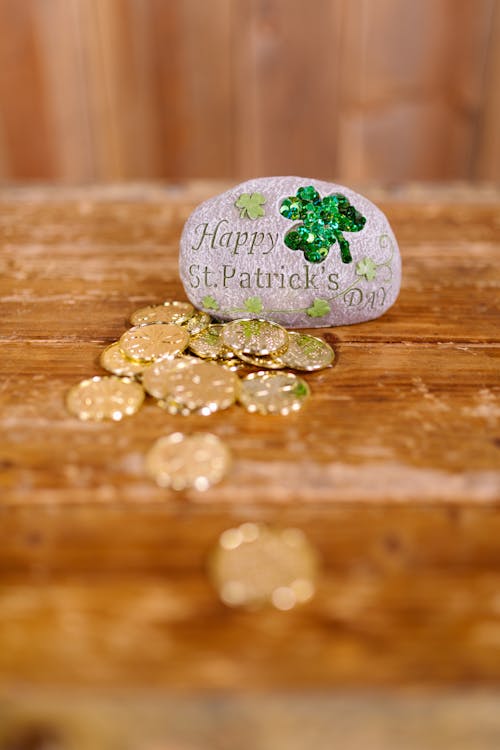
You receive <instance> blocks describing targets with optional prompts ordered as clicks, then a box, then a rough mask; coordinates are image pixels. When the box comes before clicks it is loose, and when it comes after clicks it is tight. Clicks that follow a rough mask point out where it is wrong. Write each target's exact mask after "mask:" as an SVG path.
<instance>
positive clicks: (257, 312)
mask: <svg viewBox="0 0 500 750" xmlns="http://www.w3.org/2000/svg"><path fill="white" fill-rule="evenodd" d="M309 185H311V186H313V187H314V188H315V189H316V190H317V191H318V193H319V196H320V198H321V199H323V198H324V197H325V196H330V195H333V194H337V193H340V194H341V195H342V196H345V198H347V199H348V201H349V202H350V204H351V205H352V206H353V207H354V209H356V210H357V211H358V212H360V213H361V214H362V216H363V217H364V218H365V219H366V223H365V224H364V226H363V227H362V228H361V229H359V230H358V231H347V230H346V229H344V228H343V227H345V226H346V221H348V219H349V216H350V217H351V219H352V216H353V214H352V210H350V209H349V208H348V204H346V203H345V202H344V201H342V199H340V200H341V205H342V211H343V213H342V215H341V217H340V222H341V224H342V227H341V228H342V232H339V223H338V216H337V223H336V224H335V223H334V222H333V223H332V221H331V220H330V221H329V217H328V216H327V215H326V222H327V229H328V231H329V232H330V234H329V235H327V238H328V239H327V240H326V242H323V243H322V244H323V246H324V247H325V249H324V250H323V253H325V252H327V255H326V257H325V258H324V259H323V260H321V261H320V262H311V261H310V260H307V258H306V256H305V253H304V252H303V249H304V248H310V245H307V244H305V245H304V246H303V247H302V248H299V249H296V250H292V249H290V248H289V247H288V246H287V245H286V244H285V236H286V235H287V234H288V233H289V232H290V231H291V230H295V229H297V227H299V226H300V225H301V224H303V220H301V219H296V220H294V219H288V218H286V217H285V216H282V215H281V214H280V206H281V204H282V202H283V200H284V199H286V198H288V197H290V196H295V195H296V193H297V190H298V189H299V188H300V187H307V186H309ZM256 193H258V194H260V196H262V197H263V199H264V201H265V202H264V203H263V202H262V199H261V198H259V197H256V196H255V194H256ZM242 196H243V197H242ZM237 203H238V204H239V205H238V206H237V205H236V204H237ZM300 205H301V206H302V207H304V205H305V204H304V203H303V202H302V203H301V204H300ZM323 205H326V204H323ZM311 206H312V209H311V210H312V212H315V211H316V207H317V204H316V205H315V204H311ZM345 206H347V214H346V213H345V211H346V208H345ZM308 207H310V206H306V209H307V208H308ZM349 211H351V213H350V214H349ZM302 216H304V213H302ZM323 216H324V217H325V214H323ZM346 216H347V219H346ZM309 217H310V213H309ZM354 217H356V214H354ZM330 218H331V217H330ZM333 218H335V217H333ZM358 218H359V215H358ZM305 221H306V228H307V229H308V230H309V233H308V239H309V240H310V238H311V234H313V235H314V236H315V237H318V236H319V235H318V234H317V231H320V230H316V227H318V226H319V227H320V229H321V226H322V225H321V224H320V225H318V224H311V223H310V222H311V219H310V218H308V215H307V214H306V219H305ZM307 222H308V223H307ZM360 224H362V221H359V222H358V226H360ZM351 226H352V225H351ZM311 227H312V228H311ZM302 231H303V232H304V230H302ZM335 231H336V234H332V232H335ZM306 234H307V233H306ZM294 237H297V235H294ZM332 237H333V240H332ZM287 241H290V240H287ZM330 241H332V242H333V244H331V245H330ZM320 244H321V243H320ZM341 246H342V248H343V251H344V259H345V257H346V255H347V257H348V256H349V253H350V255H351V256H352V260H350V261H348V262H343V259H342V257H341V249H342V248H341ZM328 247H329V250H328ZM308 253H309V255H310V251H309V250H308ZM179 270H180V276H181V279H182V283H183V285H184V289H185V290H186V294H187V296H188V298H189V300H190V301H191V302H192V303H193V304H194V305H195V306H196V307H197V308H199V309H200V310H205V311H206V312H208V313H210V314H211V315H212V317H214V318H217V319H219V320H232V319H234V318H241V317H258V318H268V319H269V320H274V321H276V322H278V323H281V324H282V325H284V326H286V327H287V328H311V327H320V326H321V327H323V326H338V325H346V324H351V323H360V322H362V321H365V320H371V319H373V318H377V317H379V316H380V315H382V314H383V313H384V312H385V311H386V310H388V308H389V307H391V305H392V304H393V303H394V302H395V300H396V298H397V296H398V293H399V288H400V283H401V258H400V254H399V249H398V245H397V242H396V239H395V237H394V234H393V232H392V230H391V227H390V226H389V222H388V221H387V219H386V217H385V216H384V214H383V213H382V211H381V210H380V209H379V208H377V206H375V205H374V204H373V203H372V202H371V201H369V200H368V199H367V198H365V197H363V196H362V195H359V194H358V193H355V192H354V191H353V190H350V189H349V188H346V187H344V186H342V185H335V184H333V183H329V182H322V181H321V180H312V179H309V178H305V177H261V178H258V179H254V180H249V181H248V182H244V183H241V184H240V185H237V186H236V187H234V188H232V189H231V190H228V191H227V192H225V193H222V194H221V195H217V196H216V197H214V198H211V199H210V200H207V201H205V202H204V203H202V204H201V205H200V206H198V207H197V208H196V209H195V210H194V211H193V213H192V214H191V215H190V216H189V218H188V220H187V221H186V224H185V226H184V230H183V233H182V238H181V246H180V258H179Z"/></svg>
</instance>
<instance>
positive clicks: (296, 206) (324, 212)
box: [280, 185, 366, 263]
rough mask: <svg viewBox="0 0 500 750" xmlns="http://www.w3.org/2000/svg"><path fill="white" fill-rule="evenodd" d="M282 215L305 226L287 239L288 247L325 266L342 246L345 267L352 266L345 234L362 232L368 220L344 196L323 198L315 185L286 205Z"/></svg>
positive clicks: (302, 190)
mask: <svg viewBox="0 0 500 750" xmlns="http://www.w3.org/2000/svg"><path fill="white" fill-rule="evenodd" d="M280 214H281V215H282V216H284V217H285V219H290V220H291V221H301V222H302V223H301V224H299V225H298V226H296V227H294V228H293V229H292V230H291V231H290V232H288V233H287V234H286V235H285V245H286V246H287V247H289V248H290V249H291V250H302V252H303V253H304V257H305V259H306V260H308V261H310V262H311V263H321V262H322V261H323V260H325V258H326V257H327V255H328V253H329V252H330V247H331V246H332V245H333V244H334V243H335V242H338V245H339V248H340V257H341V258H342V263H351V261H352V256H351V251H350V249H349V243H348V241H347V240H346V238H345V237H344V235H343V234H342V232H359V231H361V229H363V227H364V226H365V224H366V218H365V217H364V216H363V215H362V214H361V213H360V212H359V211H358V210H357V209H356V208H354V206H352V205H351V204H350V202H349V199H348V198H346V196H345V195H342V193H334V194H333V195H326V196H325V197H324V198H321V197H320V195H319V193H318V191H317V190H315V189H314V187H313V186H312V185H309V186H307V187H300V188H299V189H298V190H297V194H296V195H292V196H289V197H288V198H285V200H284V201H282V203H281V206H280Z"/></svg>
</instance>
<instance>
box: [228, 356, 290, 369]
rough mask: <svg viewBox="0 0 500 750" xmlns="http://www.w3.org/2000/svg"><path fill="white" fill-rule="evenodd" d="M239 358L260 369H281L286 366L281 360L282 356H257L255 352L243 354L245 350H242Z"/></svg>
mask: <svg viewBox="0 0 500 750" xmlns="http://www.w3.org/2000/svg"><path fill="white" fill-rule="evenodd" d="M238 358H239V359H240V360H241V361H242V362H246V364H248V365H252V366H253V367H258V368H259V370H262V369H264V370H281V369H283V367H284V366H285V365H284V364H283V362H282V361H281V356H279V357H278V356H276V357H270V356H267V357H257V356H256V355H255V354H243V352H240V353H239V354H238Z"/></svg>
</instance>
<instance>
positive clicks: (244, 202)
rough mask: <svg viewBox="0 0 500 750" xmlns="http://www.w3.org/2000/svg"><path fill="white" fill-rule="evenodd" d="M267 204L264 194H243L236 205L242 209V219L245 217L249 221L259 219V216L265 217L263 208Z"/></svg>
mask: <svg viewBox="0 0 500 750" xmlns="http://www.w3.org/2000/svg"><path fill="white" fill-rule="evenodd" d="M265 202H266V199H265V198H264V196H263V195H262V193H242V194H241V195H240V197H239V198H238V200H237V201H236V203H235V204H234V205H235V206H236V208H239V209H240V217H241V218H242V219H243V218H244V217H245V216H247V218H249V219H258V218H259V216H264V209H263V208H262V206H263V205H264V203H265Z"/></svg>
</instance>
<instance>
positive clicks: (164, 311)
mask: <svg viewBox="0 0 500 750" xmlns="http://www.w3.org/2000/svg"><path fill="white" fill-rule="evenodd" d="M193 313H194V307H193V305H191V304H190V303H189V302H176V301H174V302H164V303H163V304H162V305H147V306H146V307H141V308H139V310H136V311H135V312H133V313H132V315H131V316H130V322H131V323H132V325H134V326H139V325H144V324H145V323H177V324H181V323H185V322H186V321H187V320H189V318H190V317H191V316H192V315H193Z"/></svg>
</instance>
